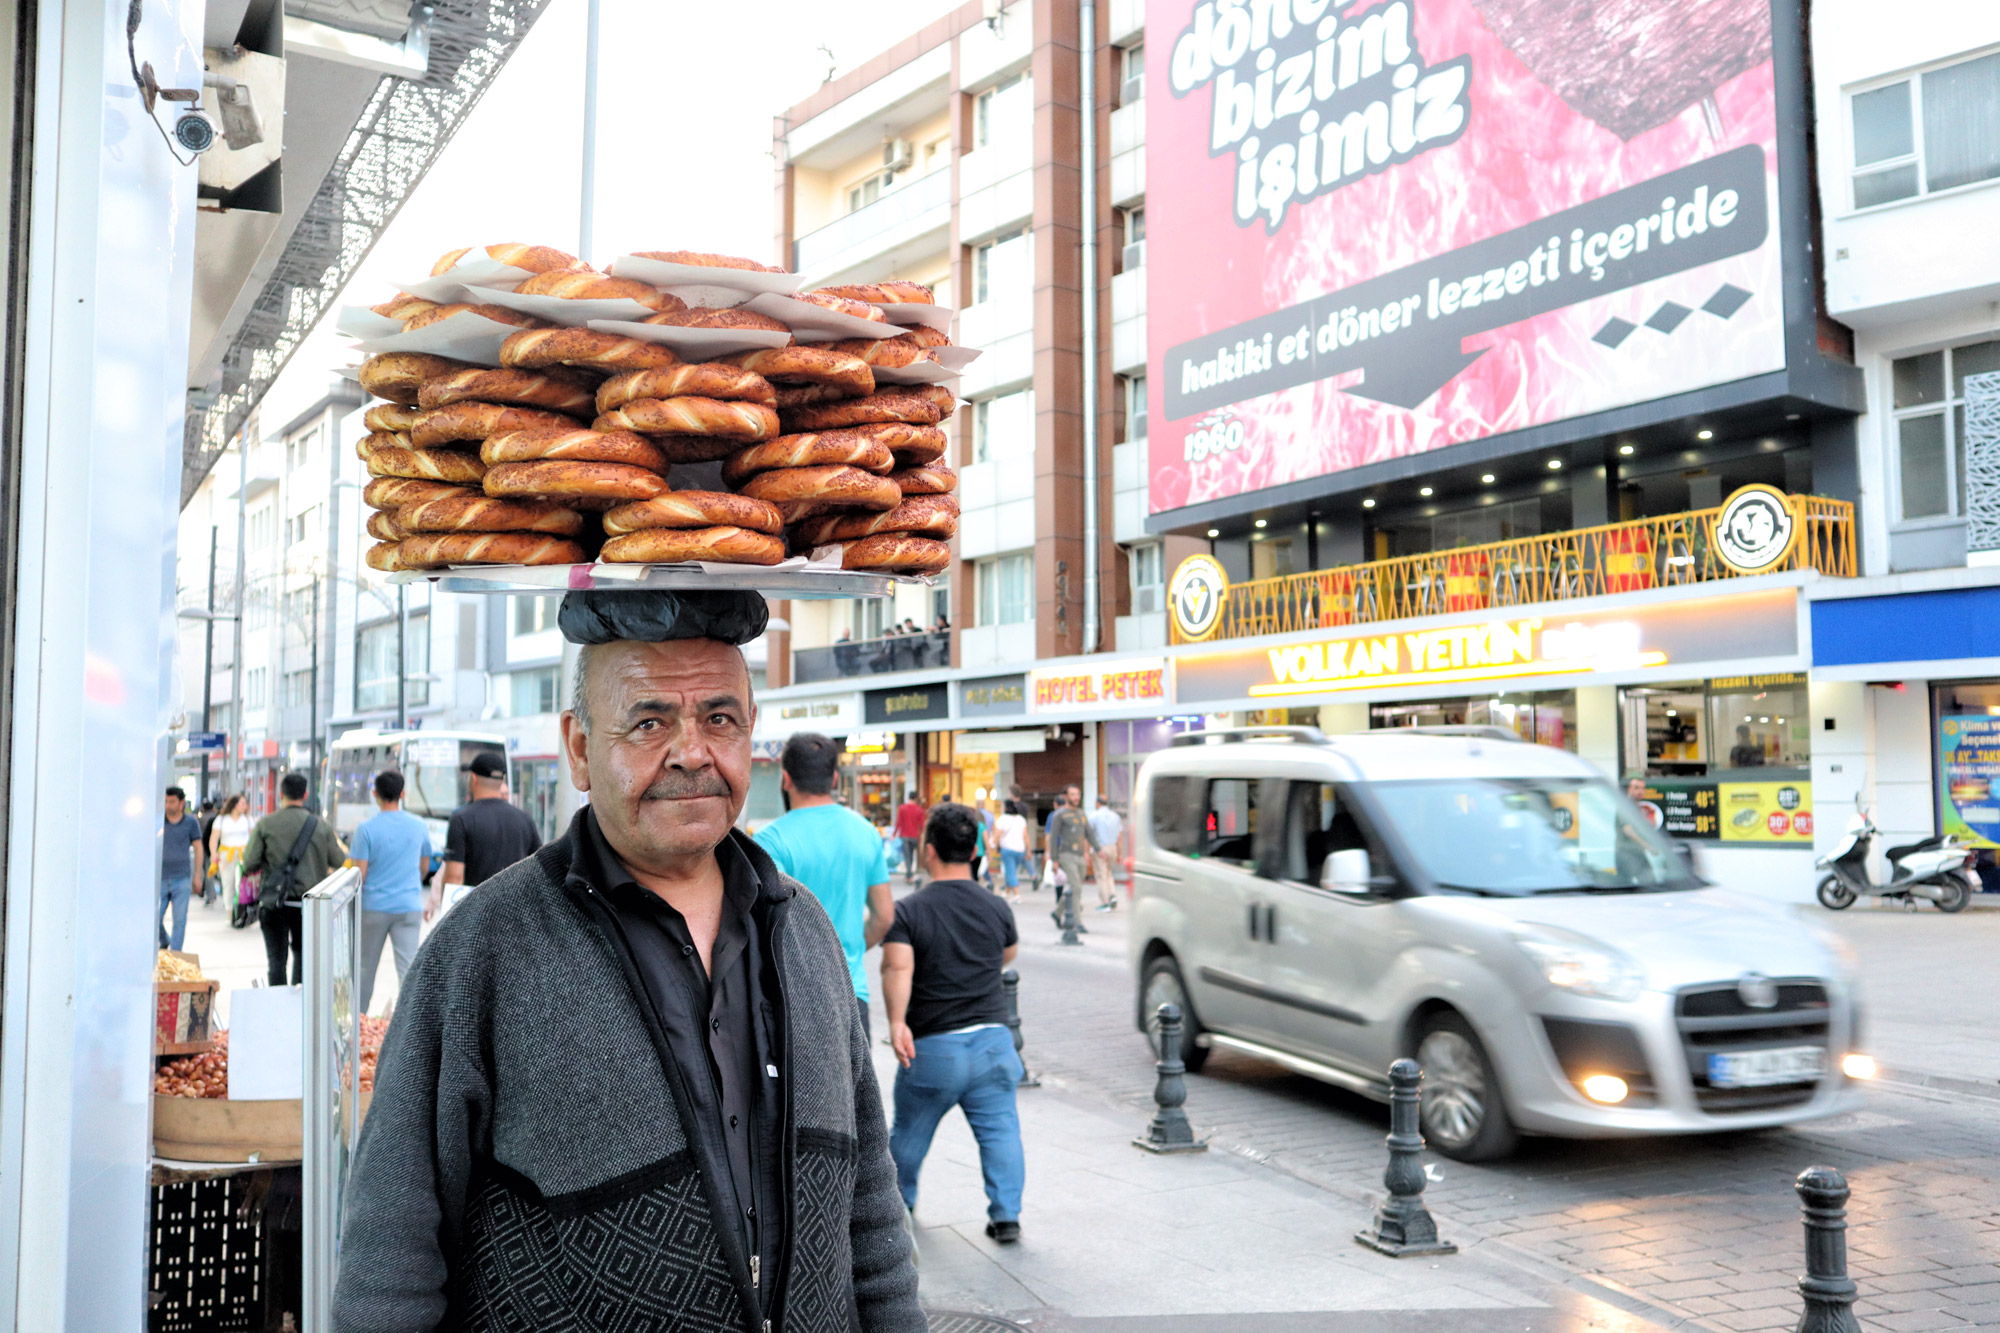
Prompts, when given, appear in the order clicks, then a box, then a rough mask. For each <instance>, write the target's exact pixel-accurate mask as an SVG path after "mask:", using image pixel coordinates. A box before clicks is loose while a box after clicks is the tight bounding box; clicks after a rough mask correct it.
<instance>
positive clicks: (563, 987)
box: [334, 825, 928, 1333]
mask: <svg viewBox="0 0 2000 1333" xmlns="http://www.w3.org/2000/svg"><path fill="white" fill-rule="evenodd" d="M579 832H580V831H579V830H578V828H577V827H576V826H575V825H572V826H571V828H570V829H569V831H568V832H567V833H565V834H564V836H563V837H562V838H560V839H558V840H557V841H555V842H553V843H551V844H549V845H548V846H547V847H544V848H543V849H542V850H541V851H540V852H537V853H536V854H535V855H534V856H531V857H529V858H528V859H527V860H525V861H522V862H520V863H519V864H517V865H514V866H512V867H510V868H509V869H507V870H505V871H503V872H502V873H500V874H499V875H497V876H495V877H494V878H492V879H490V880H488V881H486V883H484V884H482V885H480V887H479V889H478V891H477V892H475V893H473V894H471V895H470V896H468V897H467V898H465V899H464V900H463V901H461V902H460V903H459V905H458V906H457V907H455V908H454V909H453V910H452V912H451V913H450V915H448V916H447V917H446V918H445V919H444V920H443V921H442V922H440V923H439V925H438V927H437V929H436V931H435V932H433V934H432V935H431V937H430V938H429V939H428V940H427V941H425V943H424V947H423V949H422V950H421V951H420V952H419V953H418V955H417V960H416V963H415V965H414V966H413V967H412V968H411V969H410V973H409V976H408V977H407V978H406V980H405V982H404V984H403V987H402V990H401V993H400V995H399V997H398V999H397V1005H396V1017H395V1021H394V1022H393V1023H392V1024H391V1026H390V1030H389V1036H388V1040H387V1042H386V1043H385V1044H384V1046H383V1049H382V1055H381V1060H380V1065H379V1068H378V1071H377V1074H376V1082H375V1096H374V1101H373V1103H372V1105H371V1106H370V1108H369V1111H368V1119H367V1121H366V1123H365V1125H364V1127H363V1129H362V1133H361V1142H360V1147H359V1149H358V1151H357V1153H356V1155H355V1158H354V1162H353V1166H352V1169H351V1171H350V1174H349V1176H348V1183H347V1205H346V1216H345V1219H344V1225H343V1226H342V1236H341V1251H340V1261H339V1263H340V1269H339V1275H338V1279H337V1283H336V1287H335V1292H334V1327H335V1329H336V1330H338V1333H419V1330H428V1329H442V1328H450V1329H464V1330H487V1329H494V1330H499V1329H507V1330H514V1329H519V1330H523V1331H524V1333H526V1331H527V1330H533V1331H534V1333H612V1331H613V1330H616V1333H640V1331H641V1330H655V1329H657V1330H673V1331H674V1333H683V1331H685V1333H710V1331H711V1330H712V1331H713V1333H920V1331H921V1330H924V1329H925V1328H927V1326H928V1325H927V1321H926V1320H925V1317H924V1314H923V1312H922V1310H920V1309H919V1308H918V1306H917V1275H916V1268H915V1265H914V1263H913V1262H912V1258H911V1252H910V1240H909V1233H908V1231H907V1230H906V1229H905V1227H904V1217H903V1206H902V1200H901V1198H900V1197H899V1196H898V1195H897V1192H896V1178H895V1169H894V1167H893V1166H892V1165H891V1163H890V1160H889V1153H888V1134H887V1131H886V1128H885V1127H884V1124H883V1116H882V1101H881V1094H880V1092H879V1091H878V1089H877V1087H876V1083H875V1073H874V1067H873V1066H872V1065H871V1064H870V1062H869V1053H868V1043H867V1038H866V1036H865V1034H864V1032H863V1030H862V1027H861V1019H860V1014H859V1013H858V1012H857V1010H856V1007H855V1003H854V990H853V985H852V983H851V981H850V980H849V976H848V971H847V962H846V959H845V957H844V955H843V954H842V952H841V947H840V940H839V938H838V937H837V936H836V935H835V934H834V930H833V924H832V922H831V921H829V920H828V919H827V915H826V911H825V909H824V908H822V907H821V906H820V904H819V901H818V900H817V899H815V898H814V897H813V896H812V895H811V894H810V893H802V892H800V891H799V889H800V886H799V885H798V884H797V883H796V882H795V881H793V880H791V879H789V878H788V877H786V876H784V875H782V874H780V873H779V872H778V870H777V868H776V867H775V866H774V865H773V864H772V862H771V859H770V857H769V856H768V855H766V854H765V852H764V850H763V849H762V848H761V847H759V846H758V845H757V844H756V843H755V842H753V841H751V840H750V839H748V838H746V837H744V836H743V835H742V834H740V833H735V832H732V833H731V834H730V836H731V837H732V838H736V839H737V840H738V845H739V846H740V847H741V848H742V849H743V851H744V854H745V855H746V856H748V857H749V858H750V861H751V864H752V865H754V866H755V867H756V869H757V874H758V877H759V879H760V881H761V884H762V893H761V895H760V898H759V901H758V903H757V906H756V908H755V909H754V910H756V911H758V912H759V913H760V914H761V916H760V921H761V922H762V923H763V929H764V931H765V932H766V939H767V940H768V941H769V949H770V951H771V954H772V955H773V957H774V958H775V960H776V965H777V975H778V983H779V990H780V994H781V997H782V1000H781V1007H782V1009H783V1013H782V1014H781V1015H780V1016H779V1026H778V1031H780V1032H781V1033H782V1034H783V1054H782V1057H781V1058H782V1061H783V1064H782V1066H781V1070H780V1078H781V1079H782V1081H783V1084H782V1091H783V1093H784V1105H785V1112H784V1115H785V1122H784V1127H783V1135H784V1137H783V1141H784V1144H785V1147H786V1152H785V1160H784V1161H783V1162H782V1163H781V1169H782V1170H783V1171H784V1173H785V1192H786V1197H787V1201H788V1204H789V1208H790V1226H789V1228H788V1235H787V1238H786V1243H785V1244H786V1248H785V1258H784V1261H783V1262H782V1263H781V1264H779V1265H777V1267H778V1269H779V1271H778V1272H776V1273H764V1274H759V1275H758V1281H759V1285H758V1287H757V1288H755V1289H753V1287H752V1276H751V1271H750V1266H749V1259H748V1257H747V1256H746V1255H745V1253H744V1252H743V1251H744V1247H743V1244H742V1241H741V1238H740V1235H739V1233H738V1231H737V1230H736V1229H735V1228H733V1227H727V1226H725V1227H717V1226H716V1225H715V1223H714V1219H715V1217H716V1216H717V1215H718V1212H719V1209H718V1200H719V1199H720V1198H721V1193H720V1189H721V1188H726V1186H727V1179H728V1177H727V1167H726V1165H725V1164H724V1163H723V1159H722V1156H721V1153H722V1149H721V1145H719V1144H713V1143H709V1142H707V1139H708V1138H709V1137H710V1136H709V1135H708V1134H707V1133H706V1132H705V1131H704V1132H700V1133H691V1132H690V1129H689V1119H688V1117H687V1116H686V1114H685V1112H684V1108H685V1107H686V1105H687V1100H686V1096H685V1093H684V1091H683V1089H682V1086H681V1078H682V1075H681V1072H680V1070H679V1069H678V1068H677V1067H676V1065H675V1064H674V1062H673V1060H672V1059H671V1058H670V1056H669V1055H668V1053H667V1046H666V1041H665V1036H664V1034H663V1033H662V1032H661V1031H660V1029H659V1025H658V1021H657V1019H656V1018H655V1017H654V1016H653V1012H652V1008H651V1005H650V1004H649V1003H648V1001H647V1000H646V998H645V992H644V990H643V987H642V985H641V983H640V981H639V978H638V976H637V975H636V973H635V972H634V970H633V968H632V965H631V962H630V959H629V957H628V956H627V955H626V953H625V951H624V950H623V949H622V948H620V947H619V946H618V945H617V944H616V943H615V942H614V940H615V935H614V934H613V932H615V930H616V926H615V924H614V923H613V922H612V920H611V917H610V912H609V908H608V907H607V905H606V904H605V903H604V901H603V900H602V898H601V896H600V895H599V894H598V893H597V892H596V891H595V890H594V889H592V888H591V886H590V885H589V884H587V883H586V882H585V881H584V880H583V878H582V877H581V876H579V875H574V874H572V873H571V862H572V857H573V853H574V848H575V840H576V838H577V837H578V836H579ZM760 1297H761V1298H762V1300H761V1301H760V1299H759V1298H760ZM760 1304H761V1305H762V1307H763V1308H764V1312H765V1313H764V1314H763V1315H761V1316H760V1314H759V1313H758V1310H759V1306H760Z"/></svg>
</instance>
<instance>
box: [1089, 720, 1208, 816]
mask: <svg viewBox="0 0 2000 1333" xmlns="http://www.w3.org/2000/svg"><path fill="white" fill-rule="evenodd" d="M1201 729H1202V719H1201V718H1200V717H1199V716H1194V717H1148V718H1140V719H1138V720H1137V721H1134V722H1106V723H1105V724H1104V733H1103V734H1104V794H1105V795H1107V796H1109V797H1110V798H1111V804H1112V805H1114V806H1116V807H1117V808H1118V811H1119V813H1120V814H1130V813H1131V811H1132V793H1133V792H1135V791H1136V790H1138V786H1137V784H1136V782H1135V781H1134V779H1135V778H1136V777H1137V775H1138V772H1139V765H1141V764H1143V763H1145V762H1146V756H1147V755H1149V754H1152V753H1154V752H1155V751H1158V750H1164V749H1166V748H1167V747H1168V746H1169V745H1172V744H1173V740H1174V737H1176V736H1179V735H1182V734H1183V733H1185V732H1190V731H1200V730H1201Z"/></svg>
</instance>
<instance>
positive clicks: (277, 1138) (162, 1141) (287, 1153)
mask: <svg viewBox="0 0 2000 1333" xmlns="http://www.w3.org/2000/svg"><path fill="white" fill-rule="evenodd" d="M302 1116H303V1112H302V1110H301V1103H300V1102H299V1101H298V1099H297V1098H289V1099H286V1100H282V1101H268V1102H236V1101H231V1100H229V1099H228V1098H226V1097H161V1096H159V1095H158V1094H155V1095H154V1097H153V1152H154V1153H155V1154H157V1155H158V1156H160V1157H166V1158H171V1159H173V1160H175V1161H179V1162H247V1161H250V1160H251V1159H252V1157H253V1155H254V1156H255V1159H256V1160H257V1161H260V1162H296V1161H298V1160H299V1159H300V1158H301V1157H302V1156H303V1155H304V1146H305V1128H304V1121H303V1119H302Z"/></svg>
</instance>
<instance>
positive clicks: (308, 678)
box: [279, 667, 313, 708]
mask: <svg viewBox="0 0 2000 1333" xmlns="http://www.w3.org/2000/svg"><path fill="white" fill-rule="evenodd" d="M312 676H313V673H312V668H310V667H308V668H306V669H305V670H304V671H287V672H286V673H285V679H284V686H283V689H282V691H281V693H280V698H279V702H280V703H281V704H283V705H284V706H285V707H286V708H304V707H305V706H306V704H307V703H309V702H311V700H312Z"/></svg>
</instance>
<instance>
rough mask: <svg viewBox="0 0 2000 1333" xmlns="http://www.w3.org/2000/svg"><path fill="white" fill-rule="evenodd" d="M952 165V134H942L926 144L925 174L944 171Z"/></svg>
mask: <svg viewBox="0 0 2000 1333" xmlns="http://www.w3.org/2000/svg"><path fill="white" fill-rule="evenodd" d="M950 165H951V136H950V135H949V134H940V135H939V136H938V137H937V138H935V139H933V140H931V141H930V142H929V143H927V144H925V145H924V174H925V175H926V176H928V175H930V174H931V173H932V172H933V171H942V170H943V169H944V168H946V167H948V166H950Z"/></svg>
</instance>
